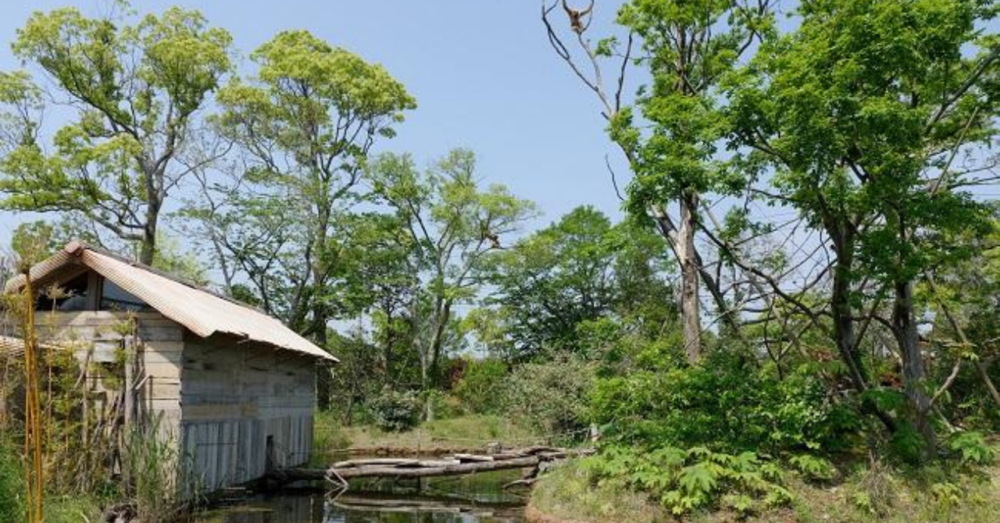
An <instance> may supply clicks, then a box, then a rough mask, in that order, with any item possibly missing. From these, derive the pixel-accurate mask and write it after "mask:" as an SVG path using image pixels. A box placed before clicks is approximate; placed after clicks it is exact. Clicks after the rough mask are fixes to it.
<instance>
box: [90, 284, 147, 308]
mask: <svg viewBox="0 0 1000 523" xmlns="http://www.w3.org/2000/svg"><path fill="white" fill-rule="evenodd" d="M102 290H103V292H102V293H101V310H103V311H148V310H151V307H150V306H149V305H148V304H147V303H146V302H144V301H142V300H140V299H139V298H137V297H135V295H133V294H132V293H130V292H128V291H127V290H125V289H123V288H121V287H119V286H118V285H115V283H114V282H111V281H108V280H104V288H103V289H102Z"/></svg>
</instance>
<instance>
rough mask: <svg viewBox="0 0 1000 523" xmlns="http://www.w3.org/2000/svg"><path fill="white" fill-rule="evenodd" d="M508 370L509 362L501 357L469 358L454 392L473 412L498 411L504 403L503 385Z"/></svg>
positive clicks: (490, 412)
mask: <svg viewBox="0 0 1000 523" xmlns="http://www.w3.org/2000/svg"><path fill="white" fill-rule="evenodd" d="M507 371H508V368H507V364H506V363H504V362H503V361H501V360H499V359H495V358H487V359H482V360H478V359H470V360H467V361H466V365H465V369H464V370H463V372H462V378H461V379H460V380H459V382H458V383H457V384H455V387H454V389H453V392H454V394H455V395H456V396H458V398H459V399H461V400H462V403H463V404H464V405H465V406H466V407H467V408H469V409H470V410H472V412H475V413H477V414H494V413H497V412H498V411H499V409H500V407H501V405H502V386H503V381H504V379H505V378H506V377H507Z"/></svg>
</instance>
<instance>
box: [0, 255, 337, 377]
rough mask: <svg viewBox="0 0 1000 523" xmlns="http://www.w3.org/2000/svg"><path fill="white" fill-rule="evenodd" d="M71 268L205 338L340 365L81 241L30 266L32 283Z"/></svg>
mask: <svg viewBox="0 0 1000 523" xmlns="http://www.w3.org/2000/svg"><path fill="white" fill-rule="evenodd" d="M70 264H82V265H85V266H87V267H90V268H91V269H93V270H94V271H95V272H97V273H98V274H100V275H101V276H103V277H104V278H105V279H107V280H109V281H111V282H113V283H115V284H116V285H118V286H119V287H121V288H122V289H124V290H126V291H128V292H129V293H131V294H132V295H134V296H135V297H137V298H139V299H141V300H142V301H144V302H146V303H147V304H149V306H150V307H152V308H154V309H156V310H157V311H158V312H159V313H160V314H162V315H164V316H166V317H167V318H170V319H171V320H173V321H176V322H177V323H179V324H181V325H183V326H184V327H186V328H187V329H188V330H190V331H191V332H193V333H194V334H196V335H198V336H200V337H202V338H207V337H209V336H211V335H213V334H229V335H233V336H238V337H242V338H245V339H247V340H250V341H255V342H260V343H264V344H267V345H271V346H273V347H276V348H279V349H286V350H291V351H295V352H299V353H302V354H307V355H309V356H313V357H316V358H321V359H324V360H329V361H338V360H337V358H334V357H333V356H331V355H330V354H329V353H328V352H326V351H324V350H323V349H321V348H319V347H317V346H316V345H314V344H313V343H312V342H310V341H309V340H307V339H305V338H303V337H302V336H299V335H298V334H296V333H295V332H294V331H292V330H291V329H289V328H288V327H286V326H285V325H284V324H283V323H281V322H280V321H278V320H277V319H275V318H272V317H271V316H268V315H267V314H264V313H263V312H261V311H258V310H256V309H254V308H253V307H250V306H249V305H244V304H241V303H238V302H236V301H234V300H231V299H228V298H225V297H223V296H221V295H219V294H216V293H214V292H212V291H209V290H207V289H203V288H200V287H198V286H196V285H194V284H192V283H188V282H183V281H179V280H177V279H175V278H172V277H170V276H168V275H165V274H163V273H160V272H159V271H156V270H154V269H151V268H149V267H146V266H145V265H141V264H139V263H135V262H130V261H128V260H126V259H123V258H119V257H118V256H116V255H113V254H111V253H108V252H102V251H100V250H98V249H94V248H92V247H88V246H86V245H84V244H82V243H80V242H71V243H70V244H68V245H67V246H66V247H65V248H64V249H63V250H62V251H60V252H59V253H57V254H55V255H54V256H52V257H51V258H49V259H47V260H45V261H43V262H41V263H39V264H38V265H35V266H34V267H32V268H31V277H32V280H44V279H45V277H46V276H47V275H49V274H51V273H53V272H56V271H59V270H60V269H62V268H64V267H65V266H67V265H70ZM23 285H24V277H23V276H20V277H18V278H14V279H12V280H11V281H9V282H8V283H7V288H6V291H7V292H11V291H13V290H17V289H20V288H21V287H22V286H23Z"/></svg>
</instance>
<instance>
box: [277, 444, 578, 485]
mask: <svg viewBox="0 0 1000 523" xmlns="http://www.w3.org/2000/svg"><path fill="white" fill-rule="evenodd" d="M590 453H593V450H592V449H577V450H566V449H560V448H555V447H544V446H537V447H528V448H525V449H522V450H520V451H511V452H504V453H500V454H495V455H492V456H483V455H478V454H455V455H454V456H446V457H444V458H441V459H437V460H418V459H406V458H371V459H354V460H347V461H339V462H337V463H334V464H333V466H331V467H330V468H327V469H325V470H321V469H301V468H292V469H283V470H279V471H276V472H275V473H274V474H273V477H274V478H275V479H278V480H283V481H315V480H330V481H333V480H336V483H337V484H338V485H342V486H344V487H346V486H347V482H348V480H350V479H354V478H395V479H401V478H428V477H436V476H463V475H467V474H476V473H479V472H490V471H494V470H509V469H524V468H531V469H535V471H537V469H538V467H539V466H540V465H542V464H543V463H548V462H551V461H555V460H561V459H565V458H567V457H569V456H577V455H587V454H590ZM535 475H537V472H536V473H533V474H529V475H527V476H526V477H525V478H524V480H528V479H531V478H533V477H534V476H535ZM524 480H522V483H521V484H530V483H529V482H526V481H524Z"/></svg>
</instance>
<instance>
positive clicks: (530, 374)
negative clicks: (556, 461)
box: [503, 357, 595, 434]
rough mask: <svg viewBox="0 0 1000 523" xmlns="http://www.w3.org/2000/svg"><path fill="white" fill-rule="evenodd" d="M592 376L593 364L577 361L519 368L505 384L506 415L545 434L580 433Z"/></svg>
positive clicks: (586, 415) (584, 423)
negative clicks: (576, 431) (577, 431)
mask: <svg viewBox="0 0 1000 523" xmlns="http://www.w3.org/2000/svg"><path fill="white" fill-rule="evenodd" d="M594 375H595V366H594V364H592V363H590V362H586V361H583V360H581V359H579V358H576V357H563V358H557V359H556V360H553V361H551V362H548V363H527V364H524V365H521V366H520V367H518V368H517V369H516V370H514V372H513V373H511V374H510V375H509V376H508V377H507V379H506V380H505V382H504V386H503V388H504V396H503V402H504V408H505V411H506V412H507V413H508V414H509V415H510V416H511V417H513V418H514V419H516V420H518V422H523V423H524V424H526V425H527V426H530V427H531V428H534V429H536V430H539V431H542V432H545V433H548V434H556V433H565V432H569V431H574V430H579V429H583V428H584V427H586V426H587V425H588V422H589V409H588V406H587V397H588V395H589V392H590V389H591V387H592V386H593V382H594Z"/></svg>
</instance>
